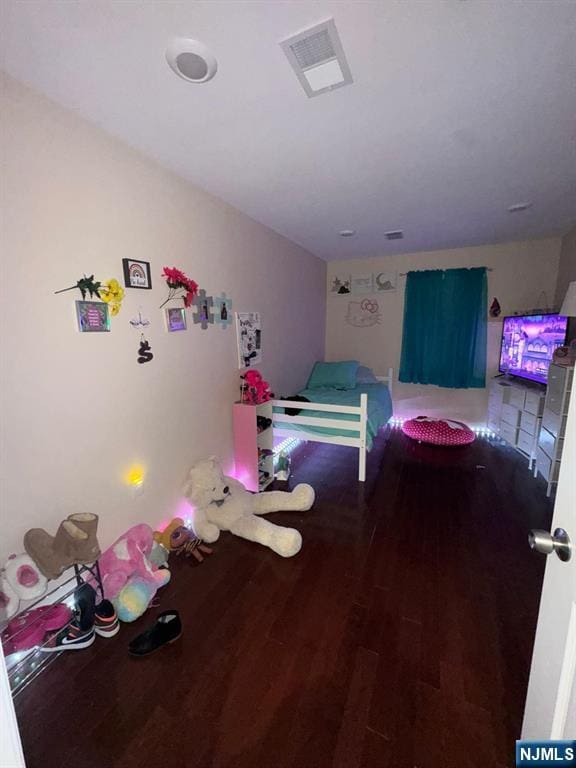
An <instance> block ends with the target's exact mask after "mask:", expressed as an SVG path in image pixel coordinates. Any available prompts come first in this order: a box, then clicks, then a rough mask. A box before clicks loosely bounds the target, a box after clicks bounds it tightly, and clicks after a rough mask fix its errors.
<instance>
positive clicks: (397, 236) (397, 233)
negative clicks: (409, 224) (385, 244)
mask: <svg viewBox="0 0 576 768" xmlns="http://www.w3.org/2000/svg"><path fill="white" fill-rule="evenodd" d="M384 235H385V237H386V240H402V239H403V238H404V232H402V230H401V229H394V230H392V231H391V232H384Z"/></svg>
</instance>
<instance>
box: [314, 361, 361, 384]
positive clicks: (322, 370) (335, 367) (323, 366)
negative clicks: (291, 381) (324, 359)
mask: <svg viewBox="0 0 576 768" xmlns="http://www.w3.org/2000/svg"><path fill="white" fill-rule="evenodd" d="M357 371H358V361H357V360H343V361H341V362H339V363H320V362H319V363H316V364H315V366H314V368H313V369H312V373H311V374H310V378H309V379H308V384H307V385H306V389H324V388H325V387H330V388H331V389H354V387H355V386H356V372H357Z"/></svg>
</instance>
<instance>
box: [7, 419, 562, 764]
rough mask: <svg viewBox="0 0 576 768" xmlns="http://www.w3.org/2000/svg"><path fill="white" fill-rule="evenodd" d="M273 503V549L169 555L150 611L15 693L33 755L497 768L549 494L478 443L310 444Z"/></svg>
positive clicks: (525, 652) (522, 655) (231, 546)
mask: <svg viewBox="0 0 576 768" xmlns="http://www.w3.org/2000/svg"><path fill="white" fill-rule="evenodd" d="M295 465H296V466H295V472H294V476H293V478H291V483H292V484H294V483H296V482H302V481H309V482H311V483H312V484H313V485H314V487H315V488H316V492H317V501H316V504H315V507H314V509H313V510H312V511H311V512H309V513H304V514H299V513H298V514H294V513H278V514H276V515H274V516H272V518H273V519H275V520H276V521H277V522H279V523H285V524H293V525H295V526H297V527H298V528H299V529H300V530H301V532H302V534H303V537H304V547H303V549H302V551H301V553H300V554H299V555H298V556H296V557H295V558H292V559H289V560H284V559H282V558H280V557H277V556H276V555H274V554H272V553H271V552H269V551H268V550H265V549H263V548H261V547H259V546H257V545H255V544H251V543H249V542H245V541H241V540H239V539H236V538H233V537H232V536H230V535H229V534H225V535H222V537H221V539H220V542H219V543H218V544H217V551H216V553H215V554H214V555H213V556H212V557H211V558H210V559H209V560H208V561H207V562H205V563H204V564H203V565H202V566H200V567H193V566H192V565H191V564H189V563H187V562H180V561H179V560H176V562H175V563H174V567H173V578H172V582H171V583H170V584H169V585H168V586H167V587H166V588H164V589H163V590H162V591H161V592H160V593H159V597H160V606H159V607H158V608H155V609H150V610H149V611H148V612H147V614H146V615H145V616H144V617H143V618H141V619H140V620H139V621H138V622H137V623H135V624H133V625H123V626H122V630H121V632H120V633H119V634H118V635H117V636H116V637H115V638H113V639H109V640H105V639H103V638H98V639H97V641H96V643H95V644H94V645H93V646H92V647H91V648H89V649H87V650H85V651H79V652H74V653H72V652H68V653H64V654H62V655H61V656H60V657H59V659H57V661H56V663H54V664H53V665H52V666H51V667H50V668H49V669H47V670H46V671H45V672H44V673H43V674H42V675H41V676H40V677H39V678H38V679H37V680H35V681H34V682H33V683H32V684H31V685H30V686H29V687H28V688H27V689H26V690H25V691H24V692H23V693H22V694H21V695H20V696H18V697H17V699H16V708H17V714H18V719H19V724H20V728H21V732H22V740H23V744H24V751H25V754H26V758H27V763H28V768H68V767H69V766H82V768H116V767H118V768H150V767H152V766H154V767H155V766H163V767H164V768H180V767H182V768H184V767H185V768H196V767H197V766H198V767H199V768H254V767H256V766H257V767H258V768H386V767H387V766H390V767H391V768H414V767H415V766H416V767H417V768H468V767H470V768H472V767H473V768H492V767H493V768H504V766H512V765H513V764H514V760H513V754H514V740H515V739H516V738H518V736H519V732H520V727H521V720H522V711H523V706H524V698H525V693H526V686H527V680H528V672H529V666H530V656H531V650H532V642H533V637H534V630H535V625H536V618H537V612H538V603H539V597H540V589H541V582H542V577H543V571H544V559H543V558H542V557H540V556H538V555H535V554H534V553H531V552H530V551H529V549H528V546H527V544H526V533H527V530H528V529H529V528H530V527H533V526H537V527H542V528H546V527H548V526H549V523H550V519H551V511H552V507H551V504H550V502H549V501H548V500H547V499H546V498H545V493H544V485H543V483H542V482H541V481H539V480H533V479H532V477H531V475H530V473H529V472H528V470H527V467H526V462H525V461H524V460H522V459H521V457H520V456H519V455H518V454H517V453H515V452H514V451H512V450H511V449H508V448H505V447H504V446H502V445H492V444H490V443H489V442H488V441H486V440H478V441H476V443H475V444H474V445H472V446H470V447H469V448H465V449H463V448H456V449H452V450H451V449H442V448H433V447H430V446H422V445H417V444H415V443H413V442H411V441H409V440H408V439H407V438H405V437H404V435H403V434H402V433H401V432H400V431H399V430H392V431H391V432H388V433H385V434H383V435H382V436H380V437H379V438H378V440H377V441H376V445H375V448H374V450H373V452H372V454H371V455H370V457H369V461H368V479H367V482H366V483H365V484H364V485H361V484H359V483H357V482H356V471H357V468H356V459H355V452H353V451H351V450H349V449H346V448H334V447H332V446H321V445H313V444H308V445H306V446H305V447H303V448H301V449H299V452H298V455H297V461H296V462H295ZM169 607H170V608H172V607H173V608H177V609H179V610H180V612H181V615H182V619H183V623H184V634H183V637H182V638H181V640H179V641H178V642H177V643H175V644H173V645H171V646H169V647H167V648H165V649H163V650H162V651H160V652H159V653H158V654H156V655H155V656H152V657H150V658H147V659H133V658H131V657H129V656H128V654H127V651H126V645H127V642H128V641H129V640H130V639H131V638H132V637H133V636H135V635H136V634H138V633H139V632H140V631H141V630H142V628H143V627H145V626H147V625H148V624H149V623H150V622H151V621H152V620H153V619H154V616H155V615H156V613H158V612H159V611H160V610H164V609H166V608H169Z"/></svg>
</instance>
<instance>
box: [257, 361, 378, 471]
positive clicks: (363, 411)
mask: <svg viewBox="0 0 576 768" xmlns="http://www.w3.org/2000/svg"><path fill="white" fill-rule="evenodd" d="M392 381H393V370H392V368H389V369H388V373H387V375H386V376H379V375H375V376H374V382H373V383H357V384H355V386H353V387H352V388H350V389H336V388H334V387H328V386H327V387H320V388H307V389H303V390H301V391H300V392H299V393H298V394H299V395H301V396H303V397H305V398H307V400H310V402H294V401H291V400H273V401H272V407H273V414H272V422H273V423H272V426H273V429H274V436H275V437H276V436H281V437H295V438H297V439H300V440H311V441H313V442H318V443H332V444H334V445H346V446H351V447H353V448H357V449H358V480H359V481H360V482H364V481H365V479H366V453H367V451H369V450H370V449H371V447H372V441H373V439H374V437H375V436H376V434H377V433H378V430H379V429H380V428H381V427H383V426H384V425H385V424H387V423H388V421H389V420H390V418H391V416H392ZM286 408H288V409H299V410H300V413H298V415H296V416H289V415H287V414H286V411H285V409H286Z"/></svg>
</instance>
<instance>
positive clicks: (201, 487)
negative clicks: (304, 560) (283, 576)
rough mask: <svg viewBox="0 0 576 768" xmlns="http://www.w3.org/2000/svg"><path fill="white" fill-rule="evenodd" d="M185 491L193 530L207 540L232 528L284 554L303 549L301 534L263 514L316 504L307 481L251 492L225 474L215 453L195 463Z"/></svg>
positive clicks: (301, 508)
mask: <svg viewBox="0 0 576 768" xmlns="http://www.w3.org/2000/svg"><path fill="white" fill-rule="evenodd" d="M184 495H185V496H186V498H187V499H188V500H189V501H190V502H191V503H192V505H193V506H194V508H195V512H194V524H193V527H194V531H195V533H196V535H197V536H199V537H200V538H201V539H203V540H204V541H206V542H208V543H210V542H213V541H216V539H217V538H218V537H219V536H220V531H230V532H231V533H233V534H234V535H235V536H240V537H241V538H243V539H248V540H249V541H255V542H257V543H258V544H263V545H264V546H265V547H269V548H270V549H272V550H273V551H274V552H276V553H277V554H278V555H281V556H282V557H292V556H293V555H295V554H297V553H298V552H299V551H300V548H301V547H302V536H301V535H300V533H299V531H297V530H295V529H294V528H285V527H283V526H281V525H274V523H271V522H270V521H269V520H263V519H262V517H261V515H267V514H268V513H270V512H279V511H280V510H285V511H287V512H288V511H294V512H305V511H306V510H308V509H310V507H311V506H312V504H314V489H313V488H312V486H310V485H306V484H305V483H301V484H300V485H297V486H296V488H294V490H293V491H291V492H286V491H270V492H267V493H250V492H249V491H247V490H246V489H245V488H244V486H243V485H242V483H239V482H238V480H235V479H234V478H233V477H226V476H225V475H224V474H223V472H222V468H221V467H220V464H219V463H218V461H217V459H215V458H214V457H212V458H210V459H203V460H202V461H199V462H198V463H197V464H195V465H194V466H193V467H192V469H191V470H190V473H189V475H188V480H187V482H186V485H185V488H184Z"/></svg>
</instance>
